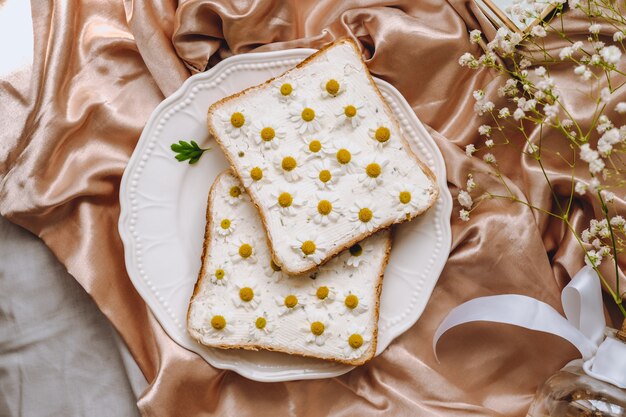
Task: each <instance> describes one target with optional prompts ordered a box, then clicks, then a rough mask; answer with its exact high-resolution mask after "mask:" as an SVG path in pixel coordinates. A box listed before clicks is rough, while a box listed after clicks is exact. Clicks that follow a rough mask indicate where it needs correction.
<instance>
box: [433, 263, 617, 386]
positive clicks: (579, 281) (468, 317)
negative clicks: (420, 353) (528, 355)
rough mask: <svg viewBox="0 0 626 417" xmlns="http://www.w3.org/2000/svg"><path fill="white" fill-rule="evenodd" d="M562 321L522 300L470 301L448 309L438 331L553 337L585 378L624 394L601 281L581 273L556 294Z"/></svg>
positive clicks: (438, 333)
mask: <svg viewBox="0 0 626 417" xmlns="http://www.w3.org/2000/svg"><path fill="white" fill-rule="evenodd" d="M561 303H562V305H563V311H564V312H565V316H566V317H567V318H565V317H563V316H562V315H561V314H559V313H558V312H557V311H556V310H555V309H554V308H552V307H551V306H549V305H548V304H546V303H543V302H541V301H539V300H536V299H534V298H531V297H527V296H524V295H514V294H506V295H494V296H490V297H480V298H475V299H473V300H470V301H468V302H466V303H464V304H461V305H460V306H458V307H456V308H455V309H453V310H452V311H451V312H450V313H449V314H448V316H447V317H446V318H445V319H444V320H443V322H442V323H441V324H440V325H439V328H437V331H436V332H435V336H434V337H433V350H434V352H435V356H437V342H438V341H439V338H440V337H441V336H442V335H443V334H444V333H445V332H446V331H448V330H450V329H451V328H453V327H455V326H458V325H460V324H464V323H470V322H474V321H491V322H495V323H505V324H512V325H515V326H520V327H524V328H527V329H531V330H537V331H540V332H545V333H550V334H554V335H556V336H560V337H562V338H563V339H565V340H567V341H568V342H570V343H571V344H572V345H574V346H575V347H576V349H578V351H579V352H580V354H581V355H582V357H583V360H584V364H583V369H584V370H585V372H586V373H587V374H588V375H590V376H592V377H594V378H596V379H599V380H602V381H606V382H609V383H611V384H613V385H616V386H618V387H620V388H622V389H626V343H623V342H621V341H619V340H616V339H615V338H614V337H613V336H612V335H609V336H605V320H604V311H603V308H602V290H601V288H600V278H599V277H598V275H597V273H596V272H595V271H594V270H593V268H591V267H589V266H586V267H584V268H583V269H581V270H580V271H579V272H578V273H577V274H576V275H575V276H574V278H573V279H572V280H571V281H570V283H569V284H568V285H567V286H566V287H565V288H564V289H563V291H562V293H561Z"/></svg>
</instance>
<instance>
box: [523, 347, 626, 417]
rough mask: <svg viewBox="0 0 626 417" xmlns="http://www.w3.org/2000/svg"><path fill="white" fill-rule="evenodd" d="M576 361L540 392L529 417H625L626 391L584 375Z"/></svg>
mask: <svg viewBox="0 0 626 417" xmlns="http://www.w3.org/2000/svg"><path fill="white" fill-rule="evenodd" d="M582 364H583V361H582V359H577V360H574V361H572V362H570V363H568V364H567V365H565V367H564V368H563V369H561V370H560V371H559V372H557V373H556V374H554V375H552V376H551V377H550V378H549V379H548V380H547V381H546V382H545V383H544V384H543V386H541V387H540V388H539V390H538V391H537V394H536V395H535V399H534V400H533V402H532V404H531V406H530V409H529V410H528V416H529V417H548V416H549V417H625V416H626V390H622V389H620V388H618V387H616V386H614V385H612V384H609V383H608V382H603V381H599V380H597V379H595V378H593V377H591V376H589V375H587V374H586V373H585V371H584V370H583V369H582Z"/></svg>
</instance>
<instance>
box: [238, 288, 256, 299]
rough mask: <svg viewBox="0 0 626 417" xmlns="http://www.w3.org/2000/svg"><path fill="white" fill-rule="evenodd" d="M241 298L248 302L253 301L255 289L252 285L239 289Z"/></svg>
mask: <svg viewBox="0 0 626 417" xmlns="http://www.w3.org/2000/svg"><path fill="white" fill-rule="evenodd" d="M239 298H241V301H245V302H246V303H247V302H249V301H252V299H253V298H254V291H253V290H252V288H250V287H243V288H242V289H240V290H239Z"/></svg>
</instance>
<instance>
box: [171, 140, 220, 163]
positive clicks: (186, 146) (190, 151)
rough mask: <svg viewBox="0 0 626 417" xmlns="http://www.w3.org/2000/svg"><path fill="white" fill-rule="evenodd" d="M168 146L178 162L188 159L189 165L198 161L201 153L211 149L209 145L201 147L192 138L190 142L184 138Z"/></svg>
mask: <svg viewBox="0 0 626 417" xmlns="http://www.w3.org/2000/svg"><path fill="white" fill-rule="evenodd" d="M170 148H171V149H172V151H174V152H175V153H176V156H175V158H176V159H177V160H178V162H184V161H187V160H189V165H192V164H195V163H196V162H198V161H199V160H200V157H201V156H202V154H203V153H205V152H206V151H208V150H210V149H211V148H210V147H209V148H205V149H202V148H200V146H198V144H197V143H196V142H195V141H193V140H192V141H190V142H185V141H184V140H181V141H179V142H178V143H172V146H171V147H170Z"/></svg>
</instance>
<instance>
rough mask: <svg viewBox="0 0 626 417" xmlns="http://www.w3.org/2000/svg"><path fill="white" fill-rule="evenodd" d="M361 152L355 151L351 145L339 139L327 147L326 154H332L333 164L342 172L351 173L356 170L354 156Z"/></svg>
mask: <svg viewBox="0 0 626 417" xmlns="http://www.w3.org/2000/svg"><path fill="white" fill-rule="evenodd" d="M360 152H361V151H360V150H359V149H357V148H356V147H355V146H354V144H353V143H351V142H349V141H347V140H345V139H339V140H337V141H335V142H333V144H332V145H331V146H330V147H329V150H328V153H329V154H332V156H333V161H334V163H335V164H336V165H337V166H338V167H339V168H341V170H342V171H346V172H349V173H353V172H354V171H355V170H356V163H355V161H354V155H358V154H359V153H360Z"/></svg>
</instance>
